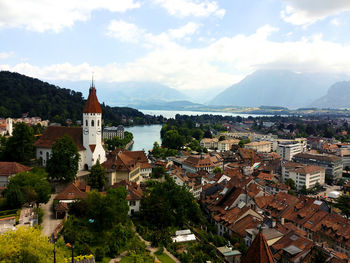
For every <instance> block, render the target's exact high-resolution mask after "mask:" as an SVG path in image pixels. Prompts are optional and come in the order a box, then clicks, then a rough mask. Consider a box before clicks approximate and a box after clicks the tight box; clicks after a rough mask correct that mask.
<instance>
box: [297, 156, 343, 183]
mask: <svg viewBox="0 0 350 263" xmlns="http://www.w3.org/2000/svg"><path fill="white" fill-rule="evenodd" d="M293 160H294V161H295V162H298V163H303V164H308V165H316V166H321V167H323V168H325V169H326V172H325V174H326V177H329V178H330V179H331V180H333V181H335V180H339V179H340V178H342V174H343V161H342V159H341V158H340V157H338V156H335V155H329V154H311V153H299V154H296V155H295V156H294V157H293Z"/></svg>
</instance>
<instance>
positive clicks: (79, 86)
mask: <svg viewBox="0 0 350 263" xmlns="http://www.w3.org/2000/svg"><path fill="white" fill-rule="evenodd" d="M54 83H55V84H56V85H58V86H60V87H63V88H69V89H73V90H76V91H80V92H82V93H83V94H84V95H85V97H87V95H88V94H87V91H88V89H87V87H88V85H89V83H87V82H86V81H54ZM95 84H96V85H95V86H96V89H97V93H98V96H99V99H100V101H103V102H105V103H106V104H108V105H112V106H135V105H137V106H140V105H144V104H149V103H165V102H169V101H179V100H186V99H189V98H188V97H187V96H186V95H185V94H183V93H181V92H180V91H177V90H176V89H172V88H169V87H167V86H165V85H162V84H159V83H155V82H135V81H129V82H112V83H111V82H101V81H97V82H96V83H95Z"/></svg>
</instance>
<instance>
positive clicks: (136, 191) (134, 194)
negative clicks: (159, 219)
mask: <svg viewBox="0 0 350 263" xmlns="http://www.w3.org/2000/svg"><path fill="white" fill-rule="evenodd" d="M120 186H122V187H124V188H125V189H126V191H127V192H128V194H127V196H126V201H127V202H128V205H129V212H128V214H129V216H132V215H133V214H134V213H136V212H140V207H141V199H142V197H143V192H142V189H141V187H140V185H139V184H137V183H135V182H130V181H128V180H123V181H120V182H118V183H115V184H114V185H112V187H113V188H117V187H120Z"/></svg>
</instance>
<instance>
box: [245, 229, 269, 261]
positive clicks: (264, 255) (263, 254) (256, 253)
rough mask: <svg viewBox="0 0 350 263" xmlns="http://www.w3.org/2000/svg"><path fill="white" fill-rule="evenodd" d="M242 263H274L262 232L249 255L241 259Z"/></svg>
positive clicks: (250, 248) (249, 249)
mask: <svg viewBox="0 0 350 263" xmlns="http://www.w3.org/2000/svg"><path fill="white" fill-rule="evenodd" d="M241 263H274V260H273V256H272V253H271V250H270V248H269V246H268V245H267V242H266V238H265V236H264V234H263V233H262V232H259V233H258V235H257V236H256V237H255V239H254V241H253V243H252V244H251V246H250V247H249V248H248V250H247V253H246V254H245V255H244V256H243V257H242V258H241Z"/></svg>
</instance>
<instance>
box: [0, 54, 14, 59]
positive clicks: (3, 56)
mask: <svg viewBox="0 0 350 263" xmlns="http://www.w3.org/2000/svg"><path fill="white" fill-rule="evenodd" d="M12 55H13V52H0V59H6V58H9V57H11V56H12Z"/></svg>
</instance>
